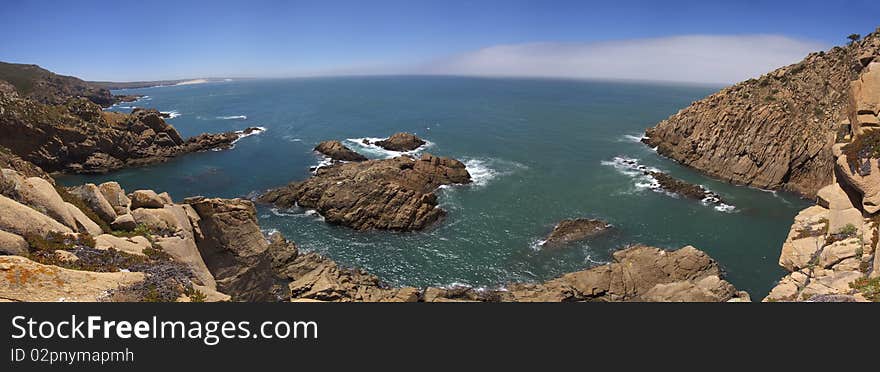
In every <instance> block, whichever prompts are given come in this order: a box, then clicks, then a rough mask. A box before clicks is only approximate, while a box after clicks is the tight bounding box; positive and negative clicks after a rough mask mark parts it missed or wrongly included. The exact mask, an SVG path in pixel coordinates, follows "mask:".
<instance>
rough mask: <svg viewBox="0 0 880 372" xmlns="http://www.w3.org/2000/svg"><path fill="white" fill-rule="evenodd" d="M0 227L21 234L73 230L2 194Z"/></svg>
mask: <svg viewBox="0 0 880 372" xmlns="http://www.w3.org/2000/svg"><path fill="white" fill-rule="evenodd" d="M0 229H3V230H6V231H8V232H12V233H15V234H18V235H21V236H25V235H27V234H37V235H40V236H46V235H47V234H48V233H49V232H52V231H56V232H61V233H72V232H73V230H71V229H70V228H69V227H67V226H64V225H62V224H61V223H59V222H58V221H55V220H54V219H52V218H50V217H49V216H47V215H45V214H42V213H40V212H37V211H36V210H34V209H32V208H30V207H28V206H26V205H24V204H21V203H19V202H16V201H15V200H12V199H9V198H7V197H5V196H3V195H0Z"/></svg>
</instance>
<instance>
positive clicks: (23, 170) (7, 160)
mask: <svg viewBox="0 0 880 372" xmlns="http://www.w3.org/2000/svg"><path fill="white" fill-rule="evenodd" d="M0 169H12V170H15V171H16V172H18V174H20V175H22V176H23V177H40V178H42V179H44V180H46V181H49V183H51V184H53V185H54V184H55V180H53V179H52V177H51V176H49V174H48V173H46V172H44V171H43V170H42V169H41V168H40V167H38V166H36V165H35V164H34V163H31V162H29V161H27V160H24V159H22V158H20V157H18V155H15V154H13V153H12V150H10V149H7V148H6V147H3V146H0Z"/></svg>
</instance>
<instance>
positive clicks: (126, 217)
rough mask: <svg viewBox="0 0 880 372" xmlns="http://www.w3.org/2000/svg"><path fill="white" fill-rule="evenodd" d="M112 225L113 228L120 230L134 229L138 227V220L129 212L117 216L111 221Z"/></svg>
mask: <svg viewBox="0 0 880 372" xmlns="http://www.w3.org/2000/svg"><path fill="white" fill-rule="evenodd" d="M110 227H111V228H112V229H113V230H118V231H132V230H134V229H135V228H136V227H137V222H135V221H134V217H133V216H132V215H131V214H128V213H127V214H122V215H119V217H116V219H115V220H113V222H112V223H110Z"/></svg>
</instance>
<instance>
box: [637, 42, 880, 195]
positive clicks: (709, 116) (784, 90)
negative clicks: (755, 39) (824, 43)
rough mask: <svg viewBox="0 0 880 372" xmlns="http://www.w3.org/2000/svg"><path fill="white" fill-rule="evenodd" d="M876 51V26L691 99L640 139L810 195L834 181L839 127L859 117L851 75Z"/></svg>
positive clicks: (712, 170) (692, 162) (721, 174)
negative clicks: (850, 40)
mask: <svg viewBox="0 0 880 372" xmlns="http://www.w3.org/2000/svg"><path fill="white" fill-rule="evenodd" d="M878 54H880V32H875V33H873V34H870V35H868V36H867V37H865V38H864V39H863V40H860V41H856V42H853V43H852V44H850V45H847V46H844V47H835V48H833V49H831V50H829V51H827V52H817V53H812V54H810V55H809V56H807V57H806V58H805V59H804V60H803V61H801V62H799V63H797V64H794V65H790V66H786V67H783V68H780V69H777V70H775V71H773V72H770V73H768V74H766V75H764V76H761V77H759V78H757V79H751V80H748V81H745V82H742V83H739V84H736V85H733V86H731V87H728V88H725V89H722V90H721V91H720V92H718V93H715V94H713V95H711V96H709V97H707V98H704V99H702V100H700V101H697V102H694V103H693V104H692V105H691V106H689V107H687V108H685V109H683V110H681V111H679V112H678V113H676V114H675V115H673V116H671V117H669V118H668V119H666V120H664V121H662V122H660V123H659V124H657V126H655V127H653V128H650V129H648V130H647V131H646V137H647V138H646V139H645V140H644V142H645V143H647V144H648V145H650V146H653V147H656V148H657V151H658V152H659V153H660V154H662V155H664V156H667V157H670V158H672V159H675V160H677V161H679V162H681V163H682V164H685V165H688V166H690V167H693V168H696V169H698V170H700V171H703V172H705V173H707V174H708V175H710V176H713V177H717V178H720V179H723V180H726V181H729V182H733V183H738V184H743V185H749V186H754V187H759V188H765V189H782V190H790V191H793V192H797V193H800V194H802V195H805V196H810V197H811V196H814V195H815V194H816V192H817V191H818V190H819V189H820V188H822V187H823V186H825V185H827V184H829V183H830V182H831V180H832V168H833V164H834V158H833V157H832V154H831V146H832V145H833V144H834V143H835V140H836V138H837V136H838V133H839V132H840V133H844V132H847V131H849V128H850V126H851V125H858V124H859V123H857V121H858V120H862V119H860V117H859V116H858V115H861V114H858V113H857V112H852V111H851V107H852V105H851V100H852V99H853V96H852V94H851V93H852V90H851V82H853V81H854V80H857V79H859V76H860V74H861V73H862V72H863V71H864V70H865V68H866V67H867V66H868V64H869V63H870V62H871V61H872V60H873V59H874V58H875V57H876V56H878ZM856 114H858V115H856ZM865 118H867V117H865Z"/></svg>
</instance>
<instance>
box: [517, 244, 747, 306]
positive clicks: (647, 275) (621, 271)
mask: <svg viewBox="0 0 880 372" xmlns="http://www.w3.org/2000/svg"><path fill="white" fill-rule="evenodd" d="M613 256H614V262H613V263H610V264H607V265H602V266H598V267H594V268H592V269H588V270H583V271H578V272H575V273H569V274H565V275H563V276H561V277H559V278H557V279H552V280H549V281H547V282H545V283H542V284H514V285H510V286H508V292H505V293H504V294H503V297H504V300H505V301H539V302H557V301H671V300H677V301H683V300H696V301H704V300H706V301H708V300H712V301H729V300H731V299H733V298H734V297H735V296H736V295H737V293H736V291H735V290H733V289H732V286H730V284H729V283H727V282H726V281H723V280H715V279H711V278H710V279H707V278H709V277H713V276H714V277H718V278H720V277H721V269H720V268H719V267H718V264H717V263H716V262H715V261H714V260H713V259H712V258H711V257H709V256H708V255H707V254H706V253H704V252H702V251H700V250H697V249H696V248H694V247H690V246H687V247H684V248H681V249H679V250H676V251H664V250H662V249H659V248H653V247H646V246H636V247H632V248H627V249H624V250H620V251H617V252H615V253H614V255H613ZM677 282H684V283H679V284H674V285H669V284H673V283H677ZM658 285H662V286H661V287H659V288H656V289H655V287H657V286H658ZM646 295H650V296H649V297H646Z"/></svg>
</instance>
